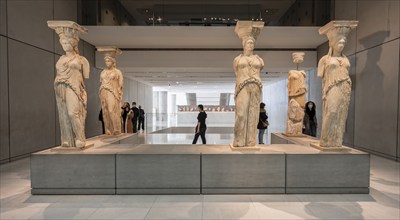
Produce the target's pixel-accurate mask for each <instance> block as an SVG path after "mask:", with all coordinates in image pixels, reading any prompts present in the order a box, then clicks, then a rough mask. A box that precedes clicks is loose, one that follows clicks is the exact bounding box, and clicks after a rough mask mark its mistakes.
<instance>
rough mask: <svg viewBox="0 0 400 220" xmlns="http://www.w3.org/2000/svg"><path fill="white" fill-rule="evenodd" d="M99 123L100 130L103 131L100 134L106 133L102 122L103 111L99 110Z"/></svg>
mask: <svg viewBox="0 0 400 220" xmlns="http://www.w3.org/2000/svg"><path fill="white" fill-rule="evenodd" d="M99 121H101V128H102V130H103V133H102V134H105V133H106V129H105V127H104V120H103V109H100V113H99Z"/></svg>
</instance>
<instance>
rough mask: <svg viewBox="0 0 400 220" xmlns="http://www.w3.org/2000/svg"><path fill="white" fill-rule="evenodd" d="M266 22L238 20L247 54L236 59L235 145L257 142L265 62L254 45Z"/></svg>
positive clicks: (236, 30)
mask: <svg viewBox="0 0 400 220" xmlns="http://www.w3.org/2000/svg"><path fill="white" fill-rule="evenodd" d="M263 27H264V22H253V21H238V22H237V24H236V28H235V33H236V34H237V35H238V37H239V38H240V39H241V40H242V45H243V54H240V55H239V56H237V57H236V58H235V59H234V61H233V69H234V70H235V74H236V87H235V127H234V136H235V137H234V140H233V147H246V146H255V145H256V132H257V123H258V117H259V110H260V99H261V91H262V81H261V79H260V71H261V70H262V69H263V67H264V61H263V59H261V57H259V56H258V55H257V54H254V53H253V52H254V45H255V42H256V39H257V37H258V35H259V34H260V31H261V29H262V28H263Z"/></svg>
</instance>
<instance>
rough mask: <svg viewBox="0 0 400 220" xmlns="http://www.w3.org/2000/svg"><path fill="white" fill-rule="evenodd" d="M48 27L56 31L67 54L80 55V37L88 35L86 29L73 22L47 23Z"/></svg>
mask: <svg viewBox="0 0 400 220" xmlns="http://www.w3.org/2000/svg"><path fill="white" fill-rule="evenodd" d="M47 25H48V26H49V27H50V28H51V29H53V30H55V31H56V33H57V34H58V36H59V37H60V44H61V46H62V48H63V50H64V51H65V52H72V51H74V52H75V53H79V50H78V43H79V36H80V34H83V33H87V29H86V28H84V27H82V26H80V25H79V24H77V23H75V22H73V21H47Z"/></svg>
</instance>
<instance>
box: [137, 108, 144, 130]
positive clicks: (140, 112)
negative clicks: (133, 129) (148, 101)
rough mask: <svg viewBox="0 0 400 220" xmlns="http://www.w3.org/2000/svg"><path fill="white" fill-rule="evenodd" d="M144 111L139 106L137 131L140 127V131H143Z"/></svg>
mask: <svg viewBox="0 0 400 220" xmlns="http://www.w3.org/2000/svg"><path fill="white" fill-rule="evenodd" d="M144 114H145V113H144V110H143V109H142V106H140V105H139V124H138V131H140V125H142V129H143V131H144Z"/></svg>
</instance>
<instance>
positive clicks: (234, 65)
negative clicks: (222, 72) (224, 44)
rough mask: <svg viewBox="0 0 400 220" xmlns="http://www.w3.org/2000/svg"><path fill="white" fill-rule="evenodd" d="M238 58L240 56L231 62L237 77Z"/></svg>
mask: <svg viewBox="0 0 400 220" xmlns="http://www.w3.org/2000/svg"><path fill="white" fill-rule="evenodd" d="M239 58H240V55H239V56H237V57H236V58H235V59H234V60H233V69H234V70H235V74H236V75H237V71H238V62H239Z"/></svg>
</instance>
